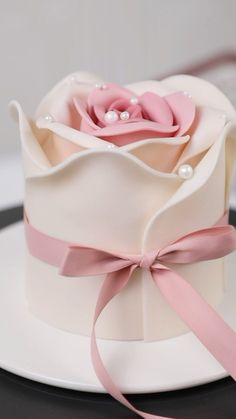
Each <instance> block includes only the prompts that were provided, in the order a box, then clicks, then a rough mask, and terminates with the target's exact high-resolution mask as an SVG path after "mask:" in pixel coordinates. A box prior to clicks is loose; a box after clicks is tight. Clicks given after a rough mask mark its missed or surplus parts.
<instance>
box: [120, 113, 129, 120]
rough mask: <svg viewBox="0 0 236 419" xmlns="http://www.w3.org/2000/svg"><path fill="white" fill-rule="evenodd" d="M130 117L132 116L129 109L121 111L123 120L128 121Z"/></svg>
mask: <svg viewBox="0 0 236 419" xmlns="http://www.w3.org/2000/svg"><path fill="white" fill-rule="evenodd" d="M129 117H130V114H129V112H128V111H124V112H121V114H120V119H121V120H122V121H127V120H128V119H129Z"/></svg>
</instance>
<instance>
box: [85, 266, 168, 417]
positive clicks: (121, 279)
mask: <svg viewBox="0 0 236 419" xmlns="http://www.w3.org/2000/svg"><path fill="white" fill-rule="evenodd" d="M135 269H136V265H132V266H130V267H127V268H124V269H121V270H120V271H117V272H113V273H110V274H108V275H107V276H106V278H105V281H104V283H103V285H102V288H101V291H100V293H99V296H98V300H97V305H96V309H95V315H94V322H93V328H92V334H91V358H92V363H93V367H94V370H95V372H96V375H97V377H98V379H99V381H100V382H101V384H102V385H103V387H104V388H105V389H106V390H107V392H108V393H109V394H110V395H111V396H112V397H114V399H116V400H117V401H119V402H120V403H121V404H123V405H124V406H126V407H127V408H128V409H130V410H131V411H133V412H134V413H136V414H137V415H139V416H141V417H142V418H144V419H163V418H164V417H163V416H156V415H153V414H150V413H146V412H143V411H141V410H138V409H136V408H135V407H134V406H133V405H132V404H131V403H130V402H129V401H128V400H127V399H126V398H125V397H124V395H123V394H122V393H121V391H120V390H119V388H118V387H117V386H116V384H115V383H114V382H113V380H112V379H111V377H110V375H109V373H108V371H107V370H106V368H105V366H104V364H103V361H102V358H101V356H100V353H99V350H98V345H97V341H96V334H95V326H96V322H97V320H98V318H99V316H100V314H101V313H102V311H103V309H104V308H105V307H106V306H107V304H108V303H109V302H110V301H111V300H112V298H113V297H115V296H116V295H117V294H119V293H120V292H121V291H122V289H123V288H125V286H126V285H127V284H128V282H129V279H130V277H131V275H132V273H133V271H134V270H135ZM165 419H173V418H166V417H165Z"/></svg>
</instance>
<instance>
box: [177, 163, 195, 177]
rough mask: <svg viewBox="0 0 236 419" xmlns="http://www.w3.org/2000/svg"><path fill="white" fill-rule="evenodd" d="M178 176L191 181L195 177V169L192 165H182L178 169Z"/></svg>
mask: <svg viewBox="0 0 236 419" xmlns="http://www.w3.org/2000/svg"><path fill="white" fill-rule="evenodd" d="M178 175H179V177H181V178H182V179H190V178H191V177H192V176H193V168H192V166H190V164H181V166H179V169H178Z"/></svg>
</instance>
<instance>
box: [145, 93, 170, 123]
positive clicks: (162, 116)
mask: <svg viewBox="0 0 236 419" xmlns="http://www.w3.org/2000/svg"><path fill="white" fill-rule="evenodd" d="M139 103H140V104H141V105H142V106H143V108H144V110H145V112H146V113H147V114H148V119H151V120H152V121H155V122H159V123H160V124H163V125H166V126H171V125H173V122H174V121H173V115H172V111H171V109H170V108H169V106H168V104H167V103H166V101H165V100H164V99H163V98H162V97H161V96H159V95H157V94H155V93H152V92H146V93H143V94H142V95H141V96H139Z"/></svg>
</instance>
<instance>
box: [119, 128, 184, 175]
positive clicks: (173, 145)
mask: <svg viewBox="0 0 236 419" xmlns="http://www.w3.org/2000/svg"><path fill="white" fill-rule="evenodd" d="M189 141H190V137H189V136H186V137H172V138H152V139H147V140H143V141H137V142H135V143H131V144H128V145H126V146H124V147H123V150H126V151H129V153H130V154H132V155H134V156H136V157H137V158H139V159H140V160H142V161H143V162H144V163H145V164H146V165H148V166H149V167H151V168H153V169H154V170H157V171H160V172H172V171H173V169H174V167H175V166H176V164H177V162H178V160H179V158H180V155H181V153H182V152H183V149H184V147H185V146H186V144H187V143H188V142H189Z"/></svg>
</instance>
